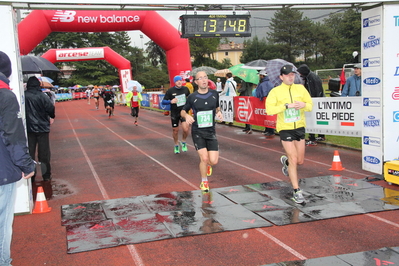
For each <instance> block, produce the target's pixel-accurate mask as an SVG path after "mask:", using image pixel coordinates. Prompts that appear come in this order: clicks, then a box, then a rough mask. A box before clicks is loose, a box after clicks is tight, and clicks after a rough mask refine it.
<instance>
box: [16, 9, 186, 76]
mask: <svg viewBox="0 0 399 266" xmlns="http://www.w3.org/2000/svg"><path fill="white" fill-rule="evenodd" d="M35 28H36V29H37V30H33V29H35ZM130 30H140V31H141V32H143V33H144V34H145V35H147V36H148V37H149V38H150V39H151V40H153V41H154V42H155V43H156V44H158V45H159V46H160V47H161V48H162V49H164V50H165V51H166V59H167V62H168V72H169V81H170V84H173V77H174V76H176V75H181V76H183V77H184V76H185V75H186V74H187V73H188V72H189V71H190V70H191V60H190V48H189V44H188V40H187V39H182V38H180V33H179V32H178V30H177V29H176V28H174V27H173V26H172V25H171V24H170V23H169V22H167V21H166V20H165V19H164V18H162V17H161V16H160V15H159V14H158V13H157V12H156V11H108V10H34V11H32V12H31V13H30V14H29V15H28V16H27V17H26V18H25V19H23V20H22V21H21V22H20V23H19V24H18V39H19V47H20V53H21V54H22V55H26V54H28V53H29V52H30V51H32V50H33V48H35V47H36V45H38V44H39V43H40V42H41V41H43V40H44V39H45V38H46V37H47V35H49V34H50V33H51V32H53V31H55V32H110V31H111V32H112V31H130ZM107 60H108V59H107ZM129 70H130V69H129Z"/></svg>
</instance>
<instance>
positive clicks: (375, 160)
mask: <svg viewBox="0 0 399 266" xmlns="http://www.w3.org/2000/svg"><path fill="white" fill-rule="evenodd" d="M364 161H365V162H366V163H371V164H379V163H380V159H378V158H377V157H374V156H364Z"/></svg>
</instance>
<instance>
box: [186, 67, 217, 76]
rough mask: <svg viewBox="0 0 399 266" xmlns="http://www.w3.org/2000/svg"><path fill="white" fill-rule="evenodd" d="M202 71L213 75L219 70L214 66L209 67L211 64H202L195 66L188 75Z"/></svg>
mask: <svg viewBox="0 0 399 266" xmlns="http://www.w3.org/2000/svg"><path fill="white" fill-rule="evenodd" d="M200 71H204V72H205V73H206V74H207V75H212V74H214V73H215V72H216V71H217V69H216V68H214V67H209V66H201V67H197V68H194V69H193V70H191V71H190V72H189V73H188V75H190V76H195V75H196V74H197V73H198V72H200Z"/></svg>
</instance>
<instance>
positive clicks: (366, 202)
mask: <svg viewBox="0 0 399 266" xmlns="http://www.w3.org/2000/svg"><path fill="white" fill-rule="evenodd" d="M300 187H301V189H302V191H303V194H304V197H305V199H306V204H304V205H299V204H295V203H294V202H293V201H292V200H291V197H292V187H291V185H290V184H289V183H287V182H282V181H277V182H269V183H261V184H252V185H244V186H232V187H223V188H216V189H211V191H210V192H209V193H203V192H201V191H200V190H195V191H183V192H170V193H164V194H158V195H145V196H138V197H130V198H120V199H111V200H102V201H92V202H85V203H79V204H71V205H63V206H62V208H61V216H62V221H61V224H62V225H63V226H66V231H67V242H68V251H67V252H68V253H78V252H83V251H90V250H96V249H102V248H108V247H115V246H119V245H128V244H137V243H142V242H149V241H155V240H162V239H169V238H177V237H184V236H193V235H200V234H209V233H217V232H224V231H232V230H243V229H248V228H256V227H267V226H272V225H273V224H274V225H287V224H292V223H300V222H309V221H316V220H322V219H330V218H336V217H342V216H349V215H355V214H363V213H369V212H379V211H386V210H393V209H399V191H396V190H391V189H386V188H382V187H380V186H377V185H374V184H371V183H368V182H366V181H363V180H357V179H352V178H347V177H343V176H340V175H330V176H321V177H312V178H304V179H301V180H300ZM295 265H296V264H295ZM300 265H302V264H300ZM303 265H313V264H303ZM337 265H340V264H337ZM343 265H345V264H343Z"/></svg>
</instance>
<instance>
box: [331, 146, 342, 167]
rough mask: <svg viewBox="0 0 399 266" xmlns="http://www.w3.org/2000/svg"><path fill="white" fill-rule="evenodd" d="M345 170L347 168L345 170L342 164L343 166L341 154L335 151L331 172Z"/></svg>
mask: <svg viewBox="0 0 399 266" xmlns="http://www.w3.org/2000/svg"><path fill="white" fill-rule="evenodd" d="M344 169H345V168H343V167H342V164H341V159H340V158H339V153H338V151H337V150H335V151H334V158H333V162H332V165H331V168H330V170H333V171H342V170H344Z"/></svg>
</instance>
